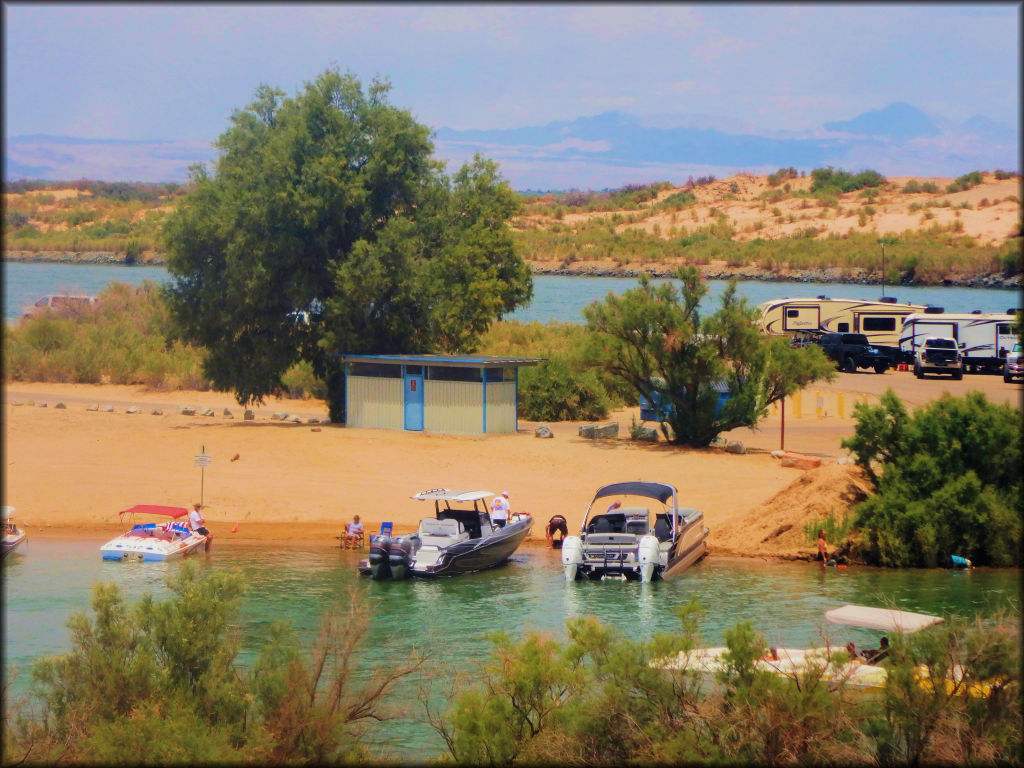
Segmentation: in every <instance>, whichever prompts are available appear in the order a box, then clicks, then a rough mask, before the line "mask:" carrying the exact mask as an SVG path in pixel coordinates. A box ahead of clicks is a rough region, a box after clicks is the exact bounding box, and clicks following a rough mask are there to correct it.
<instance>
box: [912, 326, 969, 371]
mask: <svg viewBox="0 0 1024 768" xmlns="http://www.w3.org/2000/svg"><path fill="white" fill-rule="evenodd" d="M926 373H950V374H952V375H953V378H954V379H962V378H963V377H964V358H963V355H962V354H961V351H960V346H959V345H958V344H957V343H956V339H950V338H946V337H943V336H929V337H928V338H926V339H925V340H924V342H923V343H922V344H921V346H919V347H918V348H917V354H916V355H914V375H915V376H916V377H917V378H919V379H921V378H924V375H925V374H926Z"/></svg>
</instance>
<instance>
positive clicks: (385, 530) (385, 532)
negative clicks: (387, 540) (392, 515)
mask: <svg viewBox="0 0 1024 768" xmlns="http://www.w3.org/2000/svg"><path fill="white" fill-rule="evenodd" d="M393 529H394V526H392V524H391V523H381V524H380V535H381V536H390V535H391V531H392V530H393Z"/></svg>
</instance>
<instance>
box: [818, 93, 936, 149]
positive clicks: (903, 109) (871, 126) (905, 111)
mask: <svg viewBox="0 0 1024 768" xmlns="http://www.w3.org/2000/svg"><path fill="white" fill-rule="evenodd" d="M824 127H825V130H828V131H837V132H841V133H853V134H857V135H860V136H873V137H875V138H880V139H888V140H889V141H897V142H903V141H909V140H911V139H922V138H930V137H932V136H938V135H939V134H941V133H942V130H941V129H940V128H939V126H938V124H937V123H936V122H935V121H934V120H932V118H930V117H928V116H927V115H926V114H924V113H923V112H922V111H921V110H919V109H918V108H917V107H915V106H913V105H911V104H907V102H905V101H896V102H893V103H892V104H889V105H888V106H885V107H883V108H882V109H873V110H871V111H869V112H863V113H861V114H859V115H857V116H856V117H854V118H852V119H850V120H840V121H838V122H832V123H825V126H824Z"/></svg>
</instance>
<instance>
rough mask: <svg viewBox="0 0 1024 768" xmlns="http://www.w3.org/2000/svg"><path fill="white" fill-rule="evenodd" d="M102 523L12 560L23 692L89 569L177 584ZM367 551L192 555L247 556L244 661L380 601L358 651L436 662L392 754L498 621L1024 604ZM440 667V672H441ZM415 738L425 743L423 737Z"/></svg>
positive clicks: (15, 657) (705, 628)
mask: <svg viewBox="0 0 1024 768" xmlns="http://www.w3.org/2000/svg"><path fill="white" fill-rule="evenodd" d="M102 543H103V540H102V539H99V538H87V539H83V540H81V541H70V540H59V539H35V540H34V539H33V538H32V533H31V531H29V539H28V540H27V541H26V542H25V544H24V545H23V547H22V550H20V551H19V552H18V553H17V554H15V555H12V556H9V557H8V558H7V560H6V561H5V562H4V563H3V582H4V631H5V637H4V640H5V643H4V671H5V675H9V674H10V673H11V672H12V671H13V670H15V669H18V670H22V673H21V674H20V675H19V676H18V677H17V679H16V681H15V683H14V685H13V687H12V692H13V693H14V694H18V693H20V692H23V691H24V689H25V686H26V684H27V682H28V680H27V677H28V675H27V670H28V668H29V667H30V665H31V663H32V661H33V660H34V659H36V658H38V657H39V656H41V655H45V654H53V653H61V652H64V651H66V650H67V649H68V647H69V635H68V631H67V629H66V626H65V624H66V622H67V619H68V617H69V616H70V615H71V614H72V613H74V612H81V611H86V610H88V607H89V598H90V592H91V589H92V585H93V584H94V583H96V582H98V581H104V582H113V583H116V584H118V585H119V586H120V587H121V589H122V593H123V594H124V595H125V596H126V597H127V598H128V599H129V600H132V599H135V598H137V597H139V596H141V595H142V594H143V593H144V592H147V591H148V592H151V593H153V594H154V595H156V596H158V597H160V596H166V595H167V594H168V593H167V589H166V587H165V585H164V583H163V580H164V578H165V576H166V575H167V574H169V573H173V572H174V571H175V570H176V569H178V568H180V567H181V564H180V563H121V562H110V561H103V560H101V558H100V555H99V546H100V544H102ZM357 557H358V554H357V553H352V552H343V551H341V550H338V549H336V548H334V547H331V546H329V545H325V546H322V547H319V546H312V545H307V546H289V545H283V546H281V547H278V548H274V549H270V548H267V547H264V546H253V545H242V544H235V543H232V542H231V541H230V540H226V536H220V537H218V540H217V542H216V544H215V545H214V548H213V550H212V551H211V552H210V553H209V554H200V555H197V556H195V557H194V558H193V560H195V561H196V562H197V563H198V564H199V565H200V567H201V569H205V570H220V569H229V570H235V571H239V572H241V573H242V574H243V575H244V577H245V582H246V584H247V588H248V592H247V595H246V597H245V599H244V601H243V608H242V616H241V625H240V629H241V632H242V639H243V653H242V655H241V657H240V662H241V663H242V664H243V665H244V664H245V663H247V662H248V661H250V660H251V659H252V656H253V653H254V651H255V649H256V648H258V646H259V644H260V642H261V639H262V637H263V636H264V633H265V630H266V628H267V627H268V626H269V625H270V623H271V622H273V621H276V620H278V619H283V618H284V619H290V620H291V621H292V622H293V624H294V626H295V627H296V628H297V629H298V630H300V631H301V632H302V633H303V635H304V636H305V638H306V639H307V641H308V642H312V639H313V637H314V635H315V633H316V630H317V628H318V623H319V620H320V618H321V616H323V615H324V614H325V613H326V612H327V611H329V610H331V609H332V608H336V609H340V608H341V607H342V606H344V605H346V604H347V601H348V596H349V594H350V592H351V590H353V589H355V590H356V593H357V595H358V596H359V600H360V602H362V603H363V604H364V605H365V606H366V607H367V608H368V609H369V612H370V614H371V622H370V628H369V633H368V636H367V638H366V646H365V649H364V651H363V655H362V658H363V661H364V664H365V667H364V670H363V674H366V669H367V668H368V667H369V666H375V665H392V664H396V663H399V662H402V661H403V660H405V659H408V658H409V657H410V656H411V655H412V654H413V653H416V652H418V653H421V654H426V655H428V656H429V658H430V661H429V663H428V664H427V665H426V666H425V670H426V677H418V678H416V679H410V680H407V681H405V682H404V683H403V684H402V685H400V687H399V688H398V689H396V692H395V696H394V698H395V701H396V702H400V703H401V702H404V703H406V704H408V705H410V707H411V710H410V717H409V718H406V719H403V720H400V721H397V722H392V723H385V724H383V725H381V726H380V727H379V729H378V730H379V733H376V734H375V740H376V741H377V742H379V743H380V744H382V745H388V746H387V748H388V749H389V750H391V751H392V753H393V754H397V755H399V756H403V757H406V758H410V759H413V758H415V757H416V756H417V755H419V756H422V755H423V754H428V755H430V756H434V755H436V754H439V753H440V752H441V751H442V750H443V744H441V742H440V740H439V739H438V738H437V737H436V736H435V735H434V734H433V732H432V731H431V730H430V729H429V728H427V727H426V726H424V725H422V724H421V723H417V722H415V720H414V718H416V717H417V716H421V715H422V706H421V704H420V703H419V702H420V697H421V685H424V684H425V685H427V686H428V688H429V690H430V691H431V694H430V698H431V700H432V702H433V704H434V706H438V705H440V703H441V702H442V698H441V697H442V695H443V693H444V688H445V686H444V684H443V683H444V680H445V679H448V678H447V677H446V676H447V675H449V674H451V673H463V674H470V673H472V672H473V671H474V670H475V669H477V668H478V667H479V665H480V664H481V663H482V662H484V661H485V660H486V658H487V656H488V653H489V650H490V645H489V643H488V642H487V640H486V639H485V637H486V635H487V633H489V632H494V631H496V630H504V631H506V632H508V633H509V634H511V635H512V636H514V637H522V636H523V634H524V632H526V631H527V630H541V631H545V632H549V633H551V634H552V635H554V636H556V637H559V638H564V637H565V621H566V619H568V618H571V617H576V616H586V615H592V616H596V617H597V618H598V619H600V620H601V621H602V622H604V623H606V624H609V625H612V626H614V627H617V628H618V629H619V630H621V631H622V632H624V633H626V634H628V635H629V636H630V637H633V638H635V639H646V638H649V637H651V636H652V635H653V633H655V632H671V631H674V630H676V629H677V628H678V621H677V619H676V617H675V616H674V615H673V613H672V611H673V609H674V608H676V607H678V606H679V605H681V604H684V603H686V602H688V601H689V599H690V597H691V595H695V596H696V597H697V598H698V600H699V601H700V603H701V605H702V606H703V607H704V609H705V611H706V615H705V617H704V620H703V622H702V629H701V633H702V636H703V639H704V641H705V642H706V643H707V644H709V645H720V644H722V642H723V633H724V631H725V630H726V629H727V628H729V627H731V626H733V625H734V624H735V623H736V622H739V621H750V622H751V623H752V624H753V625H754V626H755V627H756V628H757V629H759V630H760V631H761V632H762V633H763V634H764V635H765V638H766V640H767V641H768V642H769V644H773V645H780V646H784V645H789V646H798V647H799V646H807V645H810V644H818V645H820V644H822V643H823V642H824V639H825V638H826V637H829V638H830V639H831V640H832V642H833V643H836V642H841V643H843V644H845V642H847V641H848V640H853V641H854V642H856V643H857V645H858V646H863V647H872V646H874V645H877V640H878V636H877V635H878V633H876V632H871V631H867V630H860V629H856V628H837V627H832V628H829V627H827V626H826V625H825V623H824V620H823V613H824V611H825V610H827V609H829V608H833V607H836V606H839V605H843V604H845V603H848V602H853V603H858V604H864V605H875V606H883V607H896V608H900V609H903V610H910V611H920V612H924V613H935V614H941V615H957V616H965V617H970V616H976V615H982V616H984V615H990V614H991V613H992V612H993V611H995V610H997V609H998V608H1000V607H1003V606H1006V605H1008V604H1010V603H1013V604H1015V605H1016V604H1019V595H1020V586H1019V578H1020V572H1019V571H1011V570H975V571H970V572H967V571H951V570H932V571H922V570H903V571H893V570H883V569H877V568H866V567H863V568H861V567H852V566H851V567H850V568H848V569H846V570H844V571H840V570H836V569H833V568H828V569H822V568H821V567H820V566H817V565H814V564H809V563H766V562H762V561H760V560H749V561H748V560H741V559H726V558H714V557H713V556H712V557H711V558H709V559H707V560H705V561H704V562H702V563H700V564H698V565H697V566H695V567H693V568H692V569H690V570H689V571H688V572H686V573H685V574H684V575H683V576H681V577H679V578H677V579H673V580H671V581H668V582H656V583H653V584H646V585H644V584H638V583H624V582H598V583H590V582H580V583H572V584H567V583H565V582H564V581H563V580H562V571H561V566H560V562H559V560H558V553H557V552H553V551H549V550H547V549H544V548H541V547H533V546H528V547H525V548H523V549H521V550H520V552H518V553H517V554H516V555H514V556H513V559H512V561H511V562H510V563H509V564H508V565H506V566H504V567H501V568H498V569H495V570H493V571H488V572H483V573H477V574H469V575H466V576H460V577H455V578H449V579H439V580H435V581H427V580H422V581H421V580H410V581H404V582H372V581H369V580H368V579H366V578H364V577H360V576H358V575H357V574H356V572H355V565H356V560H357ZM435 675H439V676H440V677H433V676H435ZM418 750H423V752H419V751H418Z"/></svg>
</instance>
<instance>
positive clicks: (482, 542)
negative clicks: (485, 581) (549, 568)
mask: <svg viewBox="0 0 1024 768" xmlns="http://www.w3.org/2000/svg"><path fill="white" fill-rule="evenodd" d="M514 525H518V526H520V528H519V529H518V530H512V531H511V532H510V533H509V534H507V535H500V534H494V535H492V536H489V537H487V538H485V539H470V540H469V541H465V542H462V543H460V544H456V545H455V546H453V547H449V548H448V549H447V550H446V551H445V552H443V553H441V556H440V558H439V559H438V560H437V561H436V562H435V563H433V564H431V565H422V564H421V563H420V562H418V561H415V560H414V561H413V562H412V563H410V567H409V573H410V574H412V575H413V576H427V577H435V576H457V575H459V574H463V573H473V572H475V571H485V570H487V569H488V568H494V567H496V566H498V565H501V564H502V563H504V562H505V561H506V560H508V559H509V557H511V556H512V553H513V552H515V551H516V550H517V549H518V548H519V545H520V544H522V543H523V539H525V538H526V536H527V534H528V533H529V532H530V526H529V524H528V523H517V524H514ZM513 527H514V526H513V525H508V526H505V528H503V529H502V531H507V530H509V529H512V528H513Z"/></svg>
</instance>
